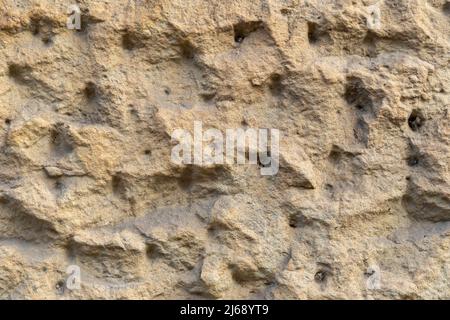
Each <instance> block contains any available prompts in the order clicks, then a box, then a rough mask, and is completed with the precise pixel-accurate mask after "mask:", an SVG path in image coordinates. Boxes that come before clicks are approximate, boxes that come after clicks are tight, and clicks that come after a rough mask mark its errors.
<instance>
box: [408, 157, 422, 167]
mask: <svg viewBox="0 0 450 320" xmlns="http://www.w3.org/2000/svg"><path fill="white" fill-rule="evenodd" d="M407 162H408V166H410V167H415V166H417V165H419V162H420V160H419V157H417V156H411V157H409V158H408V161H407Z"/></svg>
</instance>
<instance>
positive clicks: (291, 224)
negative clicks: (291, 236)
mask: <svg viewBox="0 0 450 320" xmlns="http://www.w3.org/2000/svg"><path fill="white" fill-rule="evenodd" d="M297 226H298V224H297V219H295V217H291V218H290V219H289V227H291V228H293V229H295V228H297Z"/></svg>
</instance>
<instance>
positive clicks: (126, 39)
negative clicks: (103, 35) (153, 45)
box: [122, 32, 138, 51]
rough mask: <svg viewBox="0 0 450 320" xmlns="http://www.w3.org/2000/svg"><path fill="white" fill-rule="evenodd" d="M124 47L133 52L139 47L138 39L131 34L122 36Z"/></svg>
mask: <svg viewBox="0 0 450 320" xmlns="http://www.w3.org/2000/svg"><path fill="white" fill-rule="evenodd" d="M122 47H123V48H124V49H126V50H128V51H132V50H134V49H136V48H137V47H138V44H137V39H136V37H135V36H134V35H132V34H130V33H128V32H127V33H125V34H124V35H123V36H122Z"/></svg>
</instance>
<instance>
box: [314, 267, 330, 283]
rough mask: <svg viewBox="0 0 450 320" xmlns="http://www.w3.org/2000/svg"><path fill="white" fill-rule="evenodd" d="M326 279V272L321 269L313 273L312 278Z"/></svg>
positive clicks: (320, 280) (318, 280) (317, 279)
mask: <svg viewBox="0 0 450 320" xmlns="http://www.w3.org/2000/svg"><path fill="white" fill-rule="evenodd" d="M326 279H327V272H326V271H323V270H319V271H317V272H316V274H315V275H314V280H316V281H317V282H324V281H325V280H326Z"/></svg>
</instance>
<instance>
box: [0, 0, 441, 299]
mask: <svg viewBox="0 0 450 320" xmlns="http://www.w3.org/2000/svg"><path fill="white" fill-rule="evenodd" d="M70 4H78V6H79V7H80V9H81V22H82V26H81V30H70V29H68V28H67V25H66V22H67V18H68V11H67V10H68V9H67V8H68V6H69V5H70ZM0 11H1V14H0V144H1V152H0V298H4V299H9V298H12V299H19V298H27V299H40V298H46V299H53V298H54V299H90V298H107V299H116V298H120V299H138V298H145V299H169V298H181V299H185V298H186V299H188V298H189V299H191V298H268V299H334V298H339V299H341V298H344V299H348V298H356V299H373V298H375V299H379V298H385V299H398V298H408V299H420V298H438V299H439V298H447V299H448V298H450V173H449V166H450V161H449V160H450V121H449V120H450V94H449V88H450V68H449V61H450V2H449V1H447V0H384V1H383V0H380V1H378V2H377V1H365V0H353V1H352V0H227V1H223V0H184V1H181V0H134V1H133V0H127V1H125V0H95V1H94V0H79V1H76V0H73V1H72V2H71V1H63V0H39V1H38V0H0ZM194 121H202V123H203V126H204V127H205V128H217V129H219V130H221V131H225V130H226V129H227V128H276V129H279V130H280V132H281V137H280V170H279V172H278V174H277V175H274V176H261V174H260V171H259V168H258V166H255V165H237V164H236V165H230V164H224V165H214V166H201V165H177V164H174V163H173V162H172V161H171V149H172V147H173V145H174V141H173V140H172V139H171V134H172V132H173V131H174V130H175V129H177V128H184V129H189V130H190V129H191V128H192V127H193V123H194ZM68 266H78V267H79V268H80V269H79V270H80V275H81V286H80V288H79V289H69V288H68V286H67V280H68V277H69V276H68V274H67V273H66V271H67V268H68Z"/></svg>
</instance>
